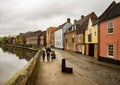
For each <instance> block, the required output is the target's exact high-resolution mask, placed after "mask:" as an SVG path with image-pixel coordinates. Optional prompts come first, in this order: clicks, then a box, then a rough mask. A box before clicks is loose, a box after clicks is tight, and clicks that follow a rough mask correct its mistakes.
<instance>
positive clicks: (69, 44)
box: [64, 31, 77, 52]
mask: <svg viewBox="0 0 120 85" xmlns="http://www.w3.org/2000/svg"><path fill="white" fill-rule="evenodd" d="M73 35H74V43H73V42H72V36H73ZM66 39H67V43H66ZM64 48H65V50H70V51H74V52H75V51H76V50H77V48H76V31H74V32H70V33H67V34H65V36H64Z"/></svg>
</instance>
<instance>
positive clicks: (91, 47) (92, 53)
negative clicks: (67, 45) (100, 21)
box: [89, 44, 94, 56]
mask: <svg viewBox="0 0 120 85" xmlns="http://www.w3.org/2000/svg"><path fill="white" fill-rule="evenodd" d="M89 56H94V44H90V45H89Z"/></svg>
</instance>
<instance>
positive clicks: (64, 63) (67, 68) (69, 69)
mask: <svg viewBox="0 0 120 85" xmlns="http://www.w3.org/2000/svg"><path fill="white" fill-rule="evenodd" d="M62 72H65V73H73V68H70V67H66V62H65V59H62Z"/></svg>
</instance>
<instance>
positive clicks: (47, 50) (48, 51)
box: [46, 47, 51, 61]
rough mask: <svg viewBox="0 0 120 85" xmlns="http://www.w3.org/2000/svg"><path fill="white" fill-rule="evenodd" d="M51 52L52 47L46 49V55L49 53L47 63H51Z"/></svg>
mask: <svg viewBox="0 0 120 85" xmlns="http://www.w3.org/2000/svg"><path fill="white" fill-rule="evenodd" d="M50 52H51V49H50V47H48V48H46V53H47V61H50Z"/></svg>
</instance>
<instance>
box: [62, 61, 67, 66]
mask: <svg viewBox="0 0 120 85" xmlns="http://www.w3.org/2000/svg"><path fill="white" fill-rule="evenodd" d="M65 64H66V62H65V59H62V67H65V66H66V65H65Z"/></svg>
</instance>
